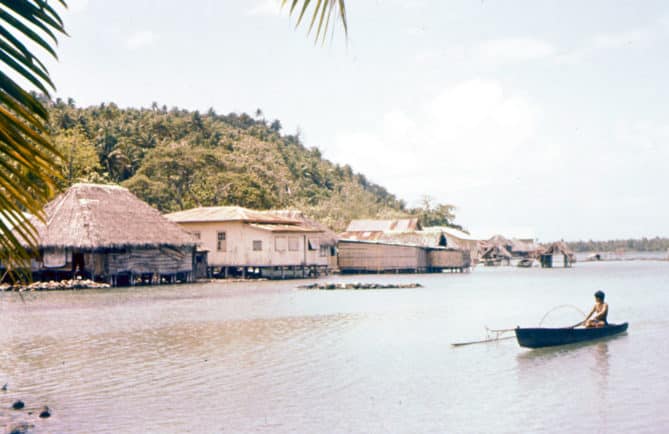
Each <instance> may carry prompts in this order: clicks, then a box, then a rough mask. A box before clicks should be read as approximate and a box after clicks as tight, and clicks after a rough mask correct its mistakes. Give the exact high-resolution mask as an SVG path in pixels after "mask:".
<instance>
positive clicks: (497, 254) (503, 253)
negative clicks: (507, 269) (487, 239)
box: [481, 245, 511, 259]
mask: <svg viewBox="0 0 669 434" xmlns="http://www.w3.org/2000/svg"><path fill="white" fill-rule="evenodd" d="M481 258H483V259H493V258H507V259H511V253H509V251H508V250H506V249H505V248H504V247H503V246H499V245H495V246H490V247H488V248H486V249H485V251H484V252H483V254H482V255H481Z"/></svg>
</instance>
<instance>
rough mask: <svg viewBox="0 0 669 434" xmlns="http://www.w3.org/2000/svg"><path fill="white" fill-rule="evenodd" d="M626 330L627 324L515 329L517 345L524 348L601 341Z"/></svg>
mask: <svg viewBox="0 0 669 434" xmlns="http://www.w3.org/2000/svg"><path fill="white" fill-rule="evenodd" d="M626 330H627V323H622V324H609V325H607V326H604V327H599V328H520V327H518V328H516V339H518V345H520V346H521V347H525V348H542V347H553V346H556V345H567V344H574V343H577V342H585V341H591V340H594V339H601V338H605V337H607V336H613V335H617V334H618V333H622V332H624V331H626Z"/></svg>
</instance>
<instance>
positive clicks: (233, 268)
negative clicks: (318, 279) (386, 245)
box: [165, 206, 335, 278]
mask: <svg viewBox="0 0 669 434" xmlns="http://www.w3.org/2000/svg"><path fill="white" fill-rule="evenodd" d="M165 217H166V218H167V219H169V220H170V221H172V222H175V223H177V224H179V225H181V227H183V228H184V229H185V230H186V231H188V232H190V233H191V234H192V235H193V236H194V237H195V238H197V239H198V240H199V244H198V246H199V248H200V249H202V250H206V251H208V264H209V269H210V274H213V275H221V276H224V277H228V276H232V275H235V276H243V277H247V276H256V277H268V278H284V277H306V276H309V275H318V274H321V273H325V272H327V270H328V265H329V263H330V258H331V256H332V254H333V253H334V250H333V247H334V243H335V241H334V239H333V237H332V235H333V234H332V233H331V232H328V231H327V230H326V228H323V227H322V226H319V225H317V224H315V222H312V221H310V220H308V219H306V218H305V217H304V216H303V215H302V214H301V213H300V212H299V211H255V210H250V209H246V208H242V207H238V206H218V207H201V208H193V209H189V210H185V211H179V212H174V213H170V214H166V215H165Z"/></svg>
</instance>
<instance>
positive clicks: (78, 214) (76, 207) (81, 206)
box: [33, 184, 196, 250]
mask: <svg viewBox="0 0 669 434" xmlns="http://www.w3.org/2000/svg"><path fill="white" fill-rule="evenodd" d="M44 211H45V214H46V224H44V223H41V222H39V221H37V219H34V220H33V224H35V227H36V228H37V230H38V233H39V237H38V239H39V245H40V247H42V248H61V249H62V248H74V249H81V250H100V249H110V248H126V247H131V246H133V247H160V246H171V247H181V246H195V244H196V241H195V240H194V239H193V237H192V236H191V235H190V234H188V233H187V232H186V231H184V230H183V229H182V228H181V227H180V226H179V225H177V224H176V223H172V222H170V221H169V220H167V219H165V218H163V216H162V215H160V212H158V210H156V209H154V208H152V207H151V206H149V205H148V204H147V203H145V202H143V201H142V200H140V199H139V198H137V196H135V195H134V194H132V193H130V192H129V191H128V190H127V189H125V188H123V187H120V186H118V185H99V184H75V185H73V186H72V187H70V188H69V189H68V190H67V191H66V192H64V193H62V194H60V195H59V196H58V197H56V198H55V199H54V200H53V201H51V202H49V203H48V204H47V205H46V207H45V208H44Z"/></svg>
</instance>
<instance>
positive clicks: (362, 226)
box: [346, 218, 420, 232]
mask: <svg viewBox="0 0 669 434" xmlns="http://www.w3.org/2000/svg"><path fill="white" fill-rule="evenodd" d="M417 230H420V225H419V224H418V219H417V218H410V219H394V220H352V221H351V223H349V225H348V228H346V232H411V231H417Z"/></svg>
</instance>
